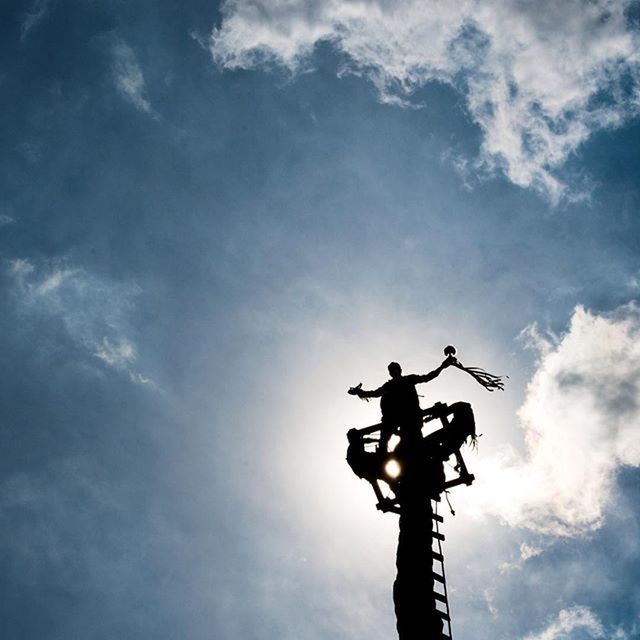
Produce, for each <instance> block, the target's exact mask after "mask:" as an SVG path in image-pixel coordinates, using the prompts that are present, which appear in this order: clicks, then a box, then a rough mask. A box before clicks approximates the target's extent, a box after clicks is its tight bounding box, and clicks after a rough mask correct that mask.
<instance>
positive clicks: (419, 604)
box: [393, 454, 443, 640]
mask: <svg viewBox="0 0 640 640" xmlns="http://www.w3.org/2000/svg"><path fill="white" fill-rule="evenodd" d="M418 458H419V457H418V456H416V455H415V454H414V455H405V456H401V465H402V467H403V473H402V481H401V483H400V485H399V487H398V493H399V495H398V502H399V506H400V522H399V528H400V531H399V535H398V550H397V554H396V568H397V576H396V580H395V582H394V585H393V601H394V605H395V612H396V621H397V629H398V636H399V638H400V640H435V639H438V640H440V638H442V631H443V628H442V617H441V616H440V615H439V614H438V612H437V609H436V601H435V596H434V578H433V574H434V572H433V552H432V522H433V516H434V514H433V510H432V507H431V499H432V498H435V497H437V495H438V493H439V492H438V486H441V483H442V480H441V478H442V473H443V472H442V463H441V462H440V461H437V460H432V459H431V460H427V461H425V459H424V458H422V457H420V458H421V459H418ZM425 462H426V464H425Z"/></svg>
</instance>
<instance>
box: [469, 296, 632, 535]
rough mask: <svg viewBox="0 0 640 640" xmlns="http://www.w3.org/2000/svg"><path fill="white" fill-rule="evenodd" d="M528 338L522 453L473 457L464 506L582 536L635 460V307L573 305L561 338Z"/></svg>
mask: <svg viewBox="0 0 640 640" xmlns="http://www.w3.org/2000/svg"><path fill="white" fill-rule="evenodd" d="M528 335H529V337H530V340H532V341H533V344H534V346H535V348H536V349H537V351H538V355H539V360H538V363H537V369H536V371H535V373H534V375H533V378H532V379H531V382H530V383H529V385H528V388H527V393H526V398H525V401H524V404H523V405H522V406H521V408H520V410H519V417H520V421H521V424H522V428H523V430H524V439H525V445H526V453H525V455H524V456H521V455H519V454H517V453H516V452H515V451H513V450H511V449H508V450H505V451H503V453H502V454H501V455H500V456H497V457H493V458H490V459H487V458H485V459H484V460H483V459H482V457H481V458H480V459H479V460H478V461H477V463H476V464H475V466H476V470H477V473H476V475H477V487H476V493H475V495H474V496H473V498H472V499H470V504H469V508H471V509H474V508H476V509H480V511H481V512H484V513H488V514H494V515H497V516H499V517H501V518H502V519H503V520H504V521H505V522H507V523H508V524H510V525H512V526H520V527H527V528H529V529H532V530H535V531H539V532H542V533H546V534H554V535H564V536H569V535H577V534H580V533H585V532H588V531H590V530H594V529H596V528H598V527H599V526H600V525H601V524H602V520H603V515H604V512H605V508H606V507H607V505H608V503H609V502H610V498H611V495H612V491H613V490H614V487H615V477H616V472H617V470H619V469H620V468H621V467H624V466H633V467H637V466H640V438H639V435H640V308H639V307H638V306H637V305H635V304H634V303H630V304H627V305H624V306H622V307H619V308H618V309H616V310H615V311H613V312H611V313H604V314H596V313H591V312H589V311H587V310H585V309H584V308H582V307H577V308H576V309H575V311H574V313H573V316H572V318H571V322H570V325H569V328H568V330H567V332H566V333H564V334H563V335H561V336H553V335H548V336H541V335H540V334H539V333H538V332H537V331H535V330H530V331H529V332H528Z"/></svg>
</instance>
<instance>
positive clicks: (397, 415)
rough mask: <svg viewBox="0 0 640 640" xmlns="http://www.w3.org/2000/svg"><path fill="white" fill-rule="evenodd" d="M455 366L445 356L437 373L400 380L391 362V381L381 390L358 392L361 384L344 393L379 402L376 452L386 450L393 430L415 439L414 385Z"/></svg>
mask: <svg viewBox="0 0 640 640" xmlns="http://www.w3.org/2000/svg"><path fill="white" fill-rule="evenodd" d="M455 362H456V359H455V357H454V356H453V355H449V356H448V357H447V359H446V360H445V361H444V362H443V363H442V364H441V365H440V366H439V367H438V368H437V369H434V370H433V371H430V372H429V373H425V374H424V375H415V374H412V375H408V376H403V375H402V367H401V366H400V365H399V364H398V363H397V362H392V363H390V364H389V366H388V367H387V369H388V371H389V375H390V376H391V379H390V380H388V381H387V382H385V383H384V384H383V385H382V386H381V387H378V388H377V389H374V390H373V391H365V390H364V389H363V388H362V383H360V384H359V385H358V386H356V387H351V389H349V392H348V393H350V394H351V395H354V396H358V397H359V398H364V399H368V398H380V411H381V413H382V433H381V436H380V443H379V445H380V446H379V449H380V451H383V452H384V451H386V450H387V445H388V443H389V439H390V438H391V436H392V434H393V432H394V430H396V429H398V430H399V431H400V435H401V436H402V437H405V438H407V437H409V438H415V437H416V436H418V433H419V431H420V429H421V427H422V420H421V416H420V400H419V399H418V393H417V392H416V385H417V384H420V383H423V382H430V381H431V380H434V379H435V378H437V377H438V376H439V375H440V373H441V372H442V371H443V370H444V369H446V368H447V367H450V366H451V365H452V364H455Z"/></svg>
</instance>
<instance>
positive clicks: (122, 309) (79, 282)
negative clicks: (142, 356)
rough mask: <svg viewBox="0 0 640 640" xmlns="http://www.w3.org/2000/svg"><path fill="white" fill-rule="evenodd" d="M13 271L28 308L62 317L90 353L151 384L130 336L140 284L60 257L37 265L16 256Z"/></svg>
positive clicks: (17, 289)
mask: <svg viewBox="0 0 640 640" xmlns="http://www.w3.org/2000/svg"><path fill="white" fill-rule="evenodd" d="M8 272H9V275H10V276H11V277H12V278H13V281H14V285H15V288H14V293H16V295H17V298H18V301H19V304H20V308H21V310H22V311H23V312H24V313H26V314H28V315H29V316H40V317H44V318H49V319H50V320H52V321H53V320H57V321H60V322H62V324H63V326H64V328H65V330H66V333H67V334H68V336H69V337H70V338H71V339H72V341H73V342H74V343H75V344H76V345H77V346H79V347H80V348H81V349H82V350H83V351H84V352H85V353H86V354H88V355H90V356H92V357H94V358H96V359H98V360H100V361H101V362H103V363H104V364H105V365H106V366H108V367H110V368H113V369H116V370H119V371H123V372H126V373H127V374H128V375H129V377H130V378H131V380H132V381H134V382H137V383H142V384H149V383H151V381H150V380H149V379H148V378H146V377H144V376H143V375H141V374H140V373H139V372H138V371H136V370H135V364H136V360H137V351H136V347H135V344H134V343H133V342H132V341H131V340H130V338H128V337H127V335H126V334H127V333H128V332H129V327H128V325H129V323H128V320H127V315H128V312H129V311H130V309H131V307H132V305H133V298H134V296H135V295H136V294H137V293H138V289H137V288H136V287H134V286H127V285H123V284H118V283H114V282H108V281H105V280H102V279H99V278H97V277H96V276H94V275H92V274H90V273H88V272H87V271H85V270H83V269H78V268H70V267H68V266H66V265H63V264H62V263H60V262H57V261H48V262H46V263H44V264H43V265H41V266H39V267H36V266H35V265H34V264H33V263H32V262H31V261H30V260H26V259H16V260H13V261H11V262H10V263H9V267H8Z"/></svg>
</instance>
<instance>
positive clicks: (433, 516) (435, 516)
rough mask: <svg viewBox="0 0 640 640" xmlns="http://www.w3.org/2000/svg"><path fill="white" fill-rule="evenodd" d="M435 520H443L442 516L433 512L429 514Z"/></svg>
mask: <svg viewBox="0 0 640 640" xmlns="http://www.w3.org/2000/svg"><path fill="white" fill-rule="evenodd" d="M431 517H432V518H433V519H434V520H435V521H436V522H444V518H443V517H442V516H439V515H438V514H437V513H434V514H433V515H432V516H431Z"/></svg>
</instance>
